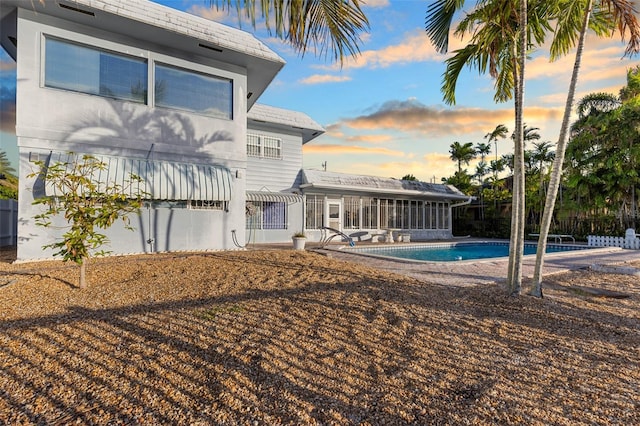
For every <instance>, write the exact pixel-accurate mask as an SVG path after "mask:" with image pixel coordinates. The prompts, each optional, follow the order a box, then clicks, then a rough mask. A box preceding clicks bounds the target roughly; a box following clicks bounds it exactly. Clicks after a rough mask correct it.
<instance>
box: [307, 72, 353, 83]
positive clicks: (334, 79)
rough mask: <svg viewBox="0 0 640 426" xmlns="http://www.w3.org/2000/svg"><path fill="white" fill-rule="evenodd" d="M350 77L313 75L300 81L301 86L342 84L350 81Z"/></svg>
mask: <svg viewBox="0 0 640 426" xmlns="http://www.w3.org/2000/svg"><path fill="white" fill-rule="evenodd" d="M350 80H351V77H348V76H340V75H329V74H315V75H312V76H310V77H307V78H304V79H302V80H300V83H302V84H322V83H342V82H344V81H350Z"/></svg>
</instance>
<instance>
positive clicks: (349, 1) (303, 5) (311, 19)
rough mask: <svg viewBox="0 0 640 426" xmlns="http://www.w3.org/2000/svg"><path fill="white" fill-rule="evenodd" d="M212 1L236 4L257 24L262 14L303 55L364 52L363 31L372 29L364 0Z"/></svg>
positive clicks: (338, 56)
mask: <svg viewBox="0 0 640 426" xmlns="http://www.w3.org/2000/svg"><path fill="white" fill-rule="evenodd" d="M209 4H210V5H211V6H217V7H222V8H223V9H231V8H232V7H234V6H235V7H236V9H237V11H238V15H240V13H241V12H244V14H245V15H246V16H247V17H248V18H249V19H250V20H251V23H252V25H253V26H254V27H255V26H256V16H257V15H258V14H260V15H261V16H262V18H263V19H264V22H265V25H266V26H267V29H268V30H269V31H271V27H272V26H275V33H276V35H277V36H278V37H279V38H282V39H285V40H286V41H287V42H289V43H290V44H291V45H292V46H293V47H294V49H295V50H297V51H299V52H301V53H302V54H304V53H306V52H307V50H312V51H313V52H314V53H315V54H316V55H317V56H327V55H331V56H332V57H333V59H334V60H339V61H340V62H342V61H343V59H344V58H345V57H346V56H348V55H349V56H356V55H357V54H358V53H360V48H359V47H358V43H359V42H360V34H361V33H362V32H366V31H368V29H369V21H368V20H367V17H366V16H365V14H364V13H363V12H362V9H361V7H360V5H361V1H360V0H316V1H305V2H299V1H283V0H264V1H260V2H256V1H242V2H241V1H233V0H209ZM258 5H260V6H258ZM258 7H260V10H259V11H258V10H256V9H257V8H258Z"/></svg>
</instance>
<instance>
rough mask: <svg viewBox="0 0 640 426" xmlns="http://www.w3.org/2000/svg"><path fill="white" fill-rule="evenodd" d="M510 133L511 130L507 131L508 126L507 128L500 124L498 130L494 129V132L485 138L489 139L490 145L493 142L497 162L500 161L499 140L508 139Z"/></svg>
mask: <svg viewBox="0 0 640 426" xmlns="http://www.w3.org/2000/svg"><path fill="white" fill-rule="evenodd" d="M508 133H509V129H507V126H505V125H504V124H498V125H497V126H496V128H495V129H493V131H492V132H489V133H487V134H486V135H484V138H485V139H488V140H489V143H491V142H492V141H493V142H494V144H495V147H496V149H495V153H496V161H498V138H500V139H504V138H506V137H507V134H508Z"/></svg>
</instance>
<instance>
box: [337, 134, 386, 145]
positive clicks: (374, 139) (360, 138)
mask: <svg viewBox="0 0 640 426" xmlns="http://www.w3.org/2000/svg"><path fill="white" fill-rule="evenodd" d="M346 139H347V140H348V141H349V142H366V143H373V144H377V143H385V142H390V141H392V140H393V139H394V138H392V137H391V136H389V135H357V136H350V137H348V138H346Z"/></svg>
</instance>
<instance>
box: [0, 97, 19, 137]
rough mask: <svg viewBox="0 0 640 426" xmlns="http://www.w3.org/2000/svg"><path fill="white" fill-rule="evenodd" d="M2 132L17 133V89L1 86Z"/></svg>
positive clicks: (0, 114)
mask: <svg viewBox="0 0 640 426" xmlns="http://www.w3.org/2000/svg"><path fill="white" fill-rule="evenodd" d="M0 130H1V131H3V132H7V133H11V134H15V133H16V89H15V87H8V86H0Z"/></svg>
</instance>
